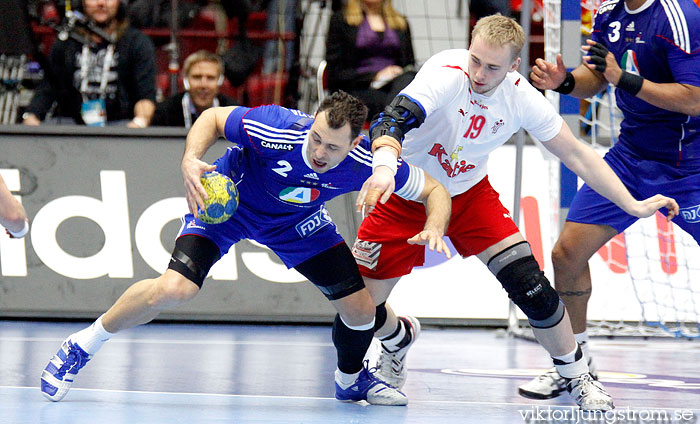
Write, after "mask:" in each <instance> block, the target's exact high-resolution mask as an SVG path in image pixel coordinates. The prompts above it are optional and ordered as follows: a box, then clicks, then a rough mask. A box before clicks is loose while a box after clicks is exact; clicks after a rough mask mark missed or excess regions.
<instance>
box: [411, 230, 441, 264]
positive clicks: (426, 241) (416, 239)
mask: <svg viewBox="0 0 700 424" xmlns="http://www.w3.org/2000/svg"><path fill="white" fill-rule="evenodd" d="M407 241H408V244H422V245H423V246H425V245H428V249H430V250H432V251H436V252H438V253H444V254H445V256H447V259H450V258H451V257H452V253H451V252H450V248H449V247H447V243H445V240H444V239H443V238H442V234H441V233H440V232H438V231H434V230H423V231H421V232H420V233H418V234H416V235H415V236H413V237H411V238H410V239H408V240H407Z"/></svg>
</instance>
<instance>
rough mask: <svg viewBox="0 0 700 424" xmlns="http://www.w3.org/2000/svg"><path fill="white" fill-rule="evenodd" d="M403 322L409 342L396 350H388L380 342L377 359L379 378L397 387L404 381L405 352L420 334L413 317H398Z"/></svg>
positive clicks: (401, 385) (405, 373) (416, 320)
mask: <svg viewBox="0 0 700 424" xmlns="http://www.w3.org/2000/svg"><path fill="white" fill-rule="evenodd" d="M398 319H399V321H401V322H403V325H404V326H405V328H406V330H407V331H408V332H409V334H410V335H411V338H410V340H409V342H408V343H407V344H406V345H404V346H400V347H399V349H398V350H396V351H394V352H390V351H389V350H387V348H386V347H385V346H384V343H382V344H381V345H382V347H381V351H380V353H379V359H377V369H378V371H377V373H378V374H379V376H380V378H381V379H382V380H384V381H386V382H387V383H389V384H391V385H392V386H394V387H398V388H399V389H400V388H402V387H403V385H404V384H405V383H406V377H407V369H406V354H407V353H408V349H409V348H410V347H411V345H412V344H413V343H414V342H415V341H416V339H418V335H419V334H420V322H419V321H418V319H417V318H415V317H410V316H406V317H398Z"/></svg>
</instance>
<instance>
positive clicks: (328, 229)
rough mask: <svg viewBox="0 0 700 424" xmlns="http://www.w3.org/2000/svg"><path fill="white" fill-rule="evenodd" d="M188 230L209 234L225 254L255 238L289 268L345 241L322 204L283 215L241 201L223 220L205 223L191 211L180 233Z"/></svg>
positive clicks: (186, 216)
mask: <svg viewBox="0 0 700 424" xmlns="http://www.w3.org/2000/svg"><path fill="white" fill-rule="evenodd" d="M187 234H195V235H199V236H202V237H206V238H208V239H209V240H211V241H213V242H214V243H216V245H217V246H219V250H220V251H221V254H222V255H224V254H226V253H227V252H228V251H229V249H230V248H231V246H233V245H234V244H236V243H238V242H239V241H240V240H243V239H251V240H255V241H257V242H258V243H260V244H264V245H265V246H267V247H269V248H270V249H271V250H272V251H273V252H275V254H277V256H279V258H280V259H281V260H282V262H284V264H285V265H286V266H287V268H294V267H295V266H297V265H299V264H300V263H302V262H304V261H305V260H307V259H310V258H312V257H314V256H316V255H318V254H319V253H321V252H323V251H325V250H327V249H330V248H331V247H333V246H335V245H337V244H340V243H344V242H345V240H344V239H343V237H342V236H341V235H340V234H339V233H338V230H337V228H336V226H335V223H334V222H333V221H332V220H331V217H330V215H328V211H326V208H325V207H323V206H321V208H320V209H317V210H316V211H314V212H309V211H306V214H298V215H297V216H294V215H292V216H286V217H280V216H279V215H276V216H271V215H262V214H261V213H260V211H251V210H249V209H247V208H246V207H245V206H243V205H240V206H239V207H238V210H237V211H236V214H235V215H234V216H232V217H231V218H230V219H229V220H228V221H226V222H223V223H221V224H206V223H204V222H202V221H200V220H199V219H197V218H195V217H194V216H193V215H192V214H190V213H188V214H187V215H185V216H184V217H183V225H182V227H181V228H180V233H179V234H178V237H180V236H184V235H187Z"/></svg>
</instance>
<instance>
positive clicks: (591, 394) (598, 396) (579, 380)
mask: <svg viewBox="0 0 700 424" xmlns="http://www.w3.org/2000/svg"><path fill="white" fill-rule="evenodd" d="M566 390H567V391H568V392H569V394H570V395H571V397H572V398H573V399H574V402H576V404H577V405H578V406H579V407H580V408H581V410H583V411H609V410H611V409H613V408H615V406H614V405H613V400H612V397H611V396H610V395H609V394H608V392H606V391H605V389H604V388H603V385H602V384H600V383H599V382H597V381H595V380H594V379H593V377H592V376H591V375H590V374H583V375H582V376H580V377H576V378H572V379H571V380H569V381H568V383H567V384H566Z"/></svg>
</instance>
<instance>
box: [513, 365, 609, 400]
mask: <svg viewBox="0 0 700 424" xmlns="http://www.w3.org/2000/svg"><path fill="white" fill-rule="evenodd" d="M588 369H589V372H590V374H591V377H593V379H594V380H598V373H597V372H596V369H597V368H596V366H595V363H594V362H593V358H588ZM564 390H566V379H565V378H564V377H562V376H561V375H559V372H558V371H557V369H556V368H555V367H552V368H550V369H549V370H547V372H545V373H544V374H542V375H538V376H537V377H535V378H533V379H532V380H530V381H529V382H528V383H526V384H523V385H522V386H520V387H518V393H520V395H521V396H524V397H526V398H531V399H551V398H555V397H557V396H559V395H560V394H561V393H562V392H563V391H564Z"/></svg>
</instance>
